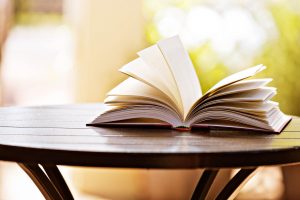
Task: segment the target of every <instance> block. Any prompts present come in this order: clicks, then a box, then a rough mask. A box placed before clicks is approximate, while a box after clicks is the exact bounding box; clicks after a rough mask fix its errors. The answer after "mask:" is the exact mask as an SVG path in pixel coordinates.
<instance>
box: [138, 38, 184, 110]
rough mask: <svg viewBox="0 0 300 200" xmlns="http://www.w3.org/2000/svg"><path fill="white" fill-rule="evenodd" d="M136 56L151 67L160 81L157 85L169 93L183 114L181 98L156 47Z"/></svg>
mask: <svg viewBox="0 0 300 200" xmlns="http://www.w3.org/2000/svg"><path fill="white" fill-rule="evenodd" d="M138 55H139V56H140V58H141V59H142V60H143V61H144V62H145V63H146V64H147V65H148V66H151V70H153V71H154V73H155V75H156V78H157V79H159V81H160V83H159V84H161V85H163V87H165V88H166V90H168V92H170V93H171V96H173V97H174V98H175V101H176V103H177V105H178V107H180V108H181V110H182V112H183V107H182V103H181V97H180V93H179V90H178V87H177V85H176V82H175V79H174V76H173V74H172V72H171V70H170V68H169V66H168V63H167V62H166V60H165V58H164V56H163V54H162V53H161V51H160V49H159V48H158V46H157V45H156V44H155V45H152V46H150V47H148V48H146V49H144V50H142V51H140V52H138Z"/></svg>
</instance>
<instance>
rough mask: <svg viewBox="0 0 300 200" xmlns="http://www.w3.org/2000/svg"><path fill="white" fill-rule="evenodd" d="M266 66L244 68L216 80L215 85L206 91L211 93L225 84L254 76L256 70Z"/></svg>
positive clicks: (258, 70)
mask: <svg viewBox="0 0 300 200" xmlns="http://www.w3.org/2000/svg"><path fill="white" fill-rule="evenodd" d="M265 68H266V67H265V66H264V65H257V66H255V67H251V68H248V69H245V70H243V71H240V72H237V73H235V74H232V75H230V76H228V77H226V78H224V79H223V80H221V81H220V82H218V83H217V84H216V85H214V86H213V87H212V88H211V89H209V90H208V91H207V93H211V92H213V91H215V90H216V89H218V88H221V87H224V86H226V85H229V84H232V83H235V82H237V81H240V80H243V79H246V78H249V77H251V76H254V75H255V74H257V73H258V72H260V71H262V70H264V69H265Z"/></svg>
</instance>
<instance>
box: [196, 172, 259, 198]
mask: <svg viewBox="0 0 300 200" xmlns="http://www.w3.org/2000/svg"><path fill="white" fill-rule="evenodd" d="M255 170H256V168H249V169H240V171H239V172H238V173H237V174H236V175H235V176H234V177H233V178H232V179H231V180H230V181H229V182H228V183H227V185H226V186H225V187H224V188H223V190H222V191H221V192H220V193H219V194H218V196H217V197H216V200H223V199H224V200H227V199H234V197H236V195H237V194H238V192H239V191H240V189H241V188H242V187H243V186H244V184H245V183H246V182H247V181H248V180H249V179H250V178H251V177H252V176H253V175H254V172H255ZM218 171H219V170H210V169H206V170H205V171H204V172H203V174H202V176H201V178H200V180H199V182H198V184H197V186H196V188H195V191H194V193H193V196H192V198H191V199H192V200H204V199H205V198H206V196H207V194H208V192H209V190H210V188H211V186H212V184H213V181H214V179H215V178H216V176H217V173H218Z"/></svg>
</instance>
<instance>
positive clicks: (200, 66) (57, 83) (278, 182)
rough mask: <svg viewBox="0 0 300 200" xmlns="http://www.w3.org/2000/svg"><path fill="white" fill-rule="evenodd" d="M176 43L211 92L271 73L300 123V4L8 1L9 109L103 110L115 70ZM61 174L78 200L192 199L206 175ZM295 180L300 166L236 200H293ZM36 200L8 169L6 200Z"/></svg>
mask: <svg viewBox="0 0 300 200" xmlns="http://www.w3.org/2000/svg"><path fill="white" fill-rule="evenodd" d="M175 34H179V35H180V37H181V39H182V40H183V43H184V45H185V47H186V48H187V49H188V51H189V53H190V56H191V59H192V62H193V63H194V66H195V70H196V72H197V74H198V76H199V79H200V80H201V85H202V88H203V90H204V91H206V90H208V89H209V88H210V87H211V86H213V85H214V84H215V83H216V82H217V81H219V80H220V79H222V78H224V77H225V76H227V75H229V74H231V73H233V72H236V71H239V70H242V69H244V68H247V67H250V66H252V65H256V64H260V63H263V64H264V65H266V66H267V67H268V68H267V70H265V71H264V72H263V73H262V74H261V75H260V76H264V77H271V78H273V79H274V80H273V82H272V83H271V85H273V86H275V87H277V88H278V95H277V96H276V98H275V99H274V100H275V101H278V102H279V103H280V107H281V109H282V110H283V111H284V112H286V113H287V114H292V115H300V105H299V103H298V101H299V99H300V83H298V78H299V77H298V76H300V48H299V47H300V2H299V0H289V1H287V0H262V1H251V0H243V1H240V0H222V1H221V0H163V1H162V0H126V1H124V0H110V1H107V0H52V1H48V0H0V70H1V78H0V83H1V84H0V87H1V95H0V96H1V105H2V106H8V105H21V106H25V105H26V106H27V105H45V104H66V103H81V102H101V101H102V100H103V99H104V97H105V94H106V93H107V92H108V91H109V90H110V89H111V88H112V87H113V86H115V85H116V84H118V83H119V82H120V81H122V80H123V79H124V78H125V77H124V76H123V75H121V74H120V73H119V72H118V71H117V69H119V68H120V67H121V66H122V65H124V64H126V63H127V62H129V61H130V60H132V59H134V58H135V57H136V52H137V51H139V50H142V49H143V48H145V47H147V46H149V45H151V44H153V43H156V42H157V41H158V40H159V39H161V38H165V37H169V36H173V35H175ZM108 75H109V76H108ZM61 169H62V172H63V175H64V176H65V177H66V178H67V182H68V183H69V184H70V185H71V189H72V191H73V192H74V193H75V197H78V199H189V197H190V196H189V195H190V194H191V192H192V191H193V188H194V186H195V184H196V182H197V180H198V178H199V176H200V174H201V171H200V170H170V171H165V170H124V169H93V168H70V167H61ZM232 173H233V172H231V171H230V170H227V171H226V170H225V171H224V172H223V179H224V177H225V179H226V177H227V178H228V177H229V176H231V174H232ZM297 174H300V168H299V169H298V167H297V166H294V167H284V168H283V169H280V168H274V167H273V168H272V167H271V168H264V169H262V170H261V171H260V172H259V176H256V177H255V179H253V180H252V181H250V182H249V183H248V184H247V185H246V187H245V188H244V189H243V191H242V193H241V194H240V195H239V196H238V199H251V198H250V197H253V195H256V196H255V197H256V199H288V198H289V199H293V197H296V195H297V194H298V195H300V194H299V191H297V188H296V187H295V184H296V183H295V180H297V179H298V178H300V176H299V175H298V176H297ZM170 177H172V179H171V178H170ZM223 179H222V178H220V185H222V180H223ZM174 180H176V181H174ZM116 183H119V184H116ZM293 186H294V187H293ZM297 192H298V193H297ZM212 195H213V194H212ZM29 198H30V199H43V197H42V196H41V195H40V194H39V191H38V190H37V189H36V188H35V186H34V185H33V183H32V182H31V180H30V179H29V178H28V177H27V176H26V175H25V174H24V173H23V172H22V171H21V170H20V169H19V168H18V166H17V165H15V164H13V163H6V162H1V163H0V199H11V200H14V199H29Z"/></svg>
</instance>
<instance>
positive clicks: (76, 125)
mask: <svg viewBox="0 0 300 200" xmlns="http://www.w3.org/2000/svg"><path fill="white" fill-rule="evenodd" d="M101 107H102V104H81V105H62V106H39V107H38V106H37V107H4V108H1V109H0V159H1V160H5V161H13V162H17V163H18V164H19V165H20V167H21V168H22V169H23V170H24V171H25V172H26V173H27V174H28V175H29V176H30V178H31V179H32V180H33V182H34V183H35V184H36V186H37V187H38V188H39V190H40V191H41V192H42V194H43V195H44V197H45V198H46V199H55V200H57V199H58V200H59V199H74V198H73V196H72V194H71V192H70V190H69V188H68V186H67V184H66V183H65V181H64V179H63V176H62V175H61V173H60V172H59V170H58V168H57V165H72V166H97V167H119V168H163V169H195V168H204V169H205V170H204V172H203V174H202V176H201V178H200V180H199V182H198V184H197V186H196V188H195V190H194V193H193V194H192V197H191V199H193V200H194V199H205V197H206V195H207V193H208V191H209V188H210V187H211V185H212V184H213V181H214V178H215V177H216V175H217V173H218V171H219V169H221V168H241V169H240V171H239V172H238V173H237V174H236V175H235V176H234V177H233V178H232V179H231V180H230V181H229V182H228V184H227V185H226V186H225V187H224V189H223V190H222V191H221V192H220V193H219V194H218V196H217V199H229V198H233V197H234V196H235V195H236V193H237V192H238V191H239V189H240V187H241V186H242V185H243V184H244V183H245V182H246V181H247V179H249V178H250V177H251V176H252V175H253V174H254V172H255V170H256V169H257V167H259V166H265V165H285V164H292V163H297V162H299V161H300V148H299V147H300V118H298V117H293V119H292V121H291V122H290V124H289V125H288V126H287V127H286V128H285V129H284V131H283V132H282V133H281V134H266V133H260V132H254V131H238V130H228V129H227V130H221V129H212V130H193V131H191V132H180V131H176V130H170V129H157V128H152V129H149V128H147V129H146V128H124V127H123V128H122V127H119V128H108V127H106V128H104V127H102V128H96V127H87V126H86V123H87V122H90V121H91V120H92V119H93V118H94V117H96V116H97V115H98V114H99V111H100V110H101Z"/></svg>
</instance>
